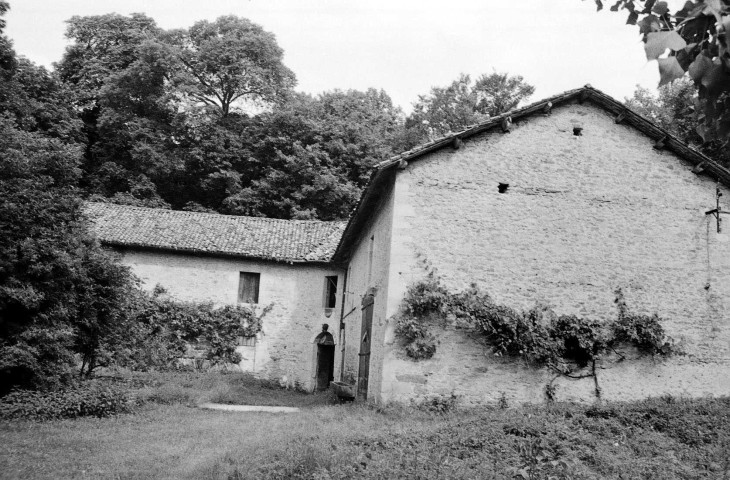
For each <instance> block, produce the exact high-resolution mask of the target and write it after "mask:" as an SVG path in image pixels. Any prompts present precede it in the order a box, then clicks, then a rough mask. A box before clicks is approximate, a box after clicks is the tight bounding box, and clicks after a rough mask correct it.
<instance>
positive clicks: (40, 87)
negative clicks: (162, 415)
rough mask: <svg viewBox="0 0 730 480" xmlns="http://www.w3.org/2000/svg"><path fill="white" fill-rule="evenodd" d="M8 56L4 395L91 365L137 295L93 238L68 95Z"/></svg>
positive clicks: (3, 116)
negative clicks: (78, 362) (80, 364)
mask: <svg viewBox="0 0 730 480" xmlns="http://www.w3.org/2000/svg"><path fill="white" fill-rule="evenodd" d="M5 45H9V42H6V43H5ZM2 54H3V56H4V57H5V58H8V59H9V60H10V61H8V62H6V63H5V64H4V66H5V67H7V68H4V71H3V78H2V80H3V88H2V89H0V394H4V393H6V392H7V391H8V390H9V389H11V388H13V387H15V386H25V387H53V386H56V385H58V384H59V383H61V382H63V381H64V380H65V379H68V377H69V374H70V369H71V368H72V366H73V365H74V364H75V357H74V355H75V354H80V355H82V357H83V358H84V359H85V360H87V366H88V365H90V364H93V363H94V362H95V361H96V357H97V355H96V353H95V352H98V351H99V348H98V347H99V345H100V344H101V342H103V341H104V338H106V337H108V336H109V334H110V333H111V332H114V331H120V330H121V329H123V328H125V324H124V322H123V321H122V317H121V316H120V312H121V309H122V305H123V302H124V298H125V297H126V292H127V291H128V290H129V289H130V288H131V286H132V283H131V276H130V274H129V272H128V270H127V269H126V268H124V267H122V266H120V265H119V264H117V263H114V262H113V261H112V259H111V258H110V257H109V255H108V254H107V253H105V252H104V251H102V250H101V249H100V247H99V246H98V244H97V243H96V241H95V240H94V239H93V238H92V237H91V236H90V235H89V234H88V233H87V228H86V222H85V220H84V217H83V215H82V212H81V201H80V199H79V197H78V191H77V184H78V180H79V177H80V174H81V171H80V169H79V165H80V163H81V159H82V152H83V144H82V143H80V142H81V141H82V140H83V139H84V138H83V135H81V133H80V132H81V129H80V123H79V121H78V120H77V119H76V118H75V115H74V112H73V110H72V109H71V107H70V106H69V105H67V102H66V99H67V96H68V91H67V90H66V89H65V88H64V86H63V85H61V84H60V82H59V81H58V79H57V78H56V77H55V76H53V75H51V74H49V73H48V72H46V70H45V69H43V68H40V67H37V66H35V65H33V64H32V63H31V62H29V61H27V60H25V59H22V58H21V59H18V58H16V57H15V53H14V52H13V51H12V49H9V50H4V51H3V52H2ZM87 371H88V370H87Z"/></svg>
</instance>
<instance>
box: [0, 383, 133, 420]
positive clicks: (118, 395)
mask: <svg viewBox="0 0 730 480" xmlns="http://www.w3.org/2000/svg"><path fill="white" fill-rule="evenodd" d="M132 403H133V402H132V400H131V398H130V396H129V395H128V394H127V392H126V390H124V389H120V388H118V387H108V386H107V387H104V386H101V385H98V384H81V385H76V386H73V387H67V388H63V389H59V390H54V391H34V390H14V391H12V392H10V393H9V394H7V395H5V396H4V397H2V398H0V418H3V419H18V418H24V419H32V420H51V419H58V418H75V417H86V416H91V417H108V416H110V415H114V414H117V413H123V412H128V411H130V410H131V408H132Z"/></svg>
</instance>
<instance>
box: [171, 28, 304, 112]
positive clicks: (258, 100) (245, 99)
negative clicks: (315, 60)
mask: <svg viewBox="0 0 730 480" xmlns="http://www.w3.org/2000/svg"><path fill="white" fill-rule="evenodd" d="M168 41H169V42H170V43H171V44H172V45H173V46H174V54H175V56H176V57H177V59H178V60H179V61H180V64H181V66H182V68H181V72H180V73H181V74H180V75H179V76H178V78H177V81H178V86H179V87H180V88H181V90H182V91H183V92H185V93H186V94H188V95H189V96H190V97H191V98H192V99H193V100H194V101H197V102H202V103H203V104H205V105H207V106H209V107H211V108H212V109H213V110H214V111H216V112H217V113H219V114H220V115H221V116H224V117H225V116H227V115H228V114H229V113H230V112H231V108H232V107H234V106H235V105H236V102H238V103H239V104H245V103H254V104H257V105H259V106H260V105H267V104H271V103H276V102H279V101H281V100H282V99H283V98H284V97H285V95H286V94H287V93H288V92H289V90H290V89H291V88H292V87H293V86H294V84H295V83H296V80H295V76H294V73H293V72H292V71H291V70H289V69H288V68H287V67H286V66H285V65H284V64H283V63H282V56H283V50H282V49H281V48H280V47H279V45H278V44H277V43H276V38H275V37H274V35H273V34H272V33H269V32H266V31H264V29H263V28H261V26H259V25H257V24H255V23H253V22H251V21H250V20H247V19H245V18H239V17H236V16H233V15H229V16H224V17H219V18H218V19H217V20H216V21H215V22H208V21H207V20H203V21H200V22H197V23H195V24H194V25H193V26H192V27H190V29H188V30H186V31H185V30H179V31H175V32H171V34H170V35H168Z"/></svg>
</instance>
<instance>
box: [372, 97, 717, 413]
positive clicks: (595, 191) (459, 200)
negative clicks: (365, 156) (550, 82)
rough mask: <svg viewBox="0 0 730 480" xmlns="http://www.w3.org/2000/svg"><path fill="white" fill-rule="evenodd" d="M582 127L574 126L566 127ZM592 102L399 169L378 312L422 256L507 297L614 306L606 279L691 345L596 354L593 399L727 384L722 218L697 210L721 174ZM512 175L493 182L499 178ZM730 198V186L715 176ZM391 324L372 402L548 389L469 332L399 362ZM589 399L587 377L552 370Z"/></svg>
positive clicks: (528, 397) (564, 308)
mask: <svg viewBox="0 0 730 480" xmlns="http://www.w3.org/2000/svg"><path fill="white" fill-rule="evenodd" d="M577 124H579V125H580V126H581V127H583V131H582V134H583V135H582V136H574V135H573V126H574V125H577ZM652 145H653V141H652V140H651V139H649V138H647V137H645V136H644V135H643V134H641V133H639V132H638V131H636V130H634V129H632V128H631V127H629V126H625V125H620V124H619V125H617V124H615V123H614V122H613V118H612V117H611V116H609V115H608V114H607V113H605V112H604V111H602V110H600V109H598V108H596V107H594V106H591V105H590V104H588V103H586V104H584V105H578V104H574V105H569V106H565V107H561V108H557V109H555V110H554V112H553V113H552V115H550V116H535V117H532V118H531V119H528V120H525V121H522V122H519V123H518V124H517V125H515V128H514V129H513V131H512V132H511V133H508V134H503V133H501V131H499V132H494V133H487V134H483V135H481V136H479V137H477V138H473V139H470V140H467V141H465V142H464V145H463V147H462V148H461V149H459V150H453V149H450V148H447V149H442V150H440V151H438V152H436V153H434V154H431V155H429V156H427V157H426V158H423V159H420V160H417V161H414V162H412V163H411V164H410V165H409V166H408V167H407V168H406V169H405V170H403V171H399V172H398V173H397V179H396V185H395V189H394V192H395V193H394V204H395V207H394V218H393V232H392V238H393V243H392V247H391V256H390V263H391V265H390V275H389V281H388V284H389V289H390V290H389V304H388V311H387V317H388V318H390V317H391V316H392V315H393V314H394V313H395V312H396V311H397V308H398V304H399V302H400V299H402V298H403V294H404V293H405V291H406V287H407V285H408V284H410V283H412V282H414V281H416V280H418V279H420V278H422V277H423V276H424V275H425V271H424V269H423V267H422V266H421V264H420V262H419V258H420V259H421V260H422V259H427V260H428V261H429V262H431V264H432V265H433V267H435V268H437V270H438V273H439V274H440V275H441V276H442V277H443V279H444V281H445V283H446V284H447V285H448V286H449V287H450V288H452V289H455V290H458V289H462V288H465V287H466V286H468V285H469V284H470V283H471V282H476V283H478V284H479V285H480V286H482V287H483V288H484V289H486V290H487V291H488V292H489V293H490V294H491V295H492V296H493V297H494V298H495V300H496V301H498V302H500V303H503V304H506V305H510V306H512V307H516V308H529V307H532V306H533V305H535V304H536V303H540V304H545V305H549V306H550V307H552V308H553V309H554V310H555V311H556V312H557V313H560V314H563V313H565V314H576V315H580V316H585V317H589V318H596V319H603V320H606V319H609V318H613V317H614V316H615V315H616V310H615V304H614V289H615V288H616V287H621V288H622V289H623V291H624V293H625V296H626V300H627V302H628V305H629V308H630V309H632V310H634V311H637V312H642V313H647V314H651V313H654V312H656V313H658V314H659V315H660V316H661V317H663V318H664V319H666V322H665V323H664V327H665V329H666V331H667V333H668V334H669V335H671V336H672V337H673V338H674V339H675V340H676V341H677V342H678V344H679V346H680V347H681V348H682V349H683V350H684V352H685V355H682V356H674V357H671V358H669V359H661V358H656V359H652V358H649V359H643V360H639V361H626V362H623V363H622V364H619V365H608V364H606V365H605V367H606V369H605V370H600V372H599V382H600V384H601V387H602V391H603V397H604V398H608V399H630V398H640V397H646V396H652V395H661V394H665V393H669V394H674V395H688V396H701V395H706V394H715V395H719V394H724V395H728V394H730V242H729V241H728V239H729V238H730V221H728V218H725V232H726V233H725V234H724V235H718V234H717V233H716V231H715V228H716V223H715V219H714V218H711V217H708V216H706V215H705V211H707V210H710V209H712V208H714V206H715V182H714V181H713V180H712V179H709V178H706V177H703V176H698V175H696V174H694V173H692V171H691V170H692V167H691V165H689V164H687V163H686V162H683V161H682V160H680V159H678V158H677V157H676V156H675V155H674V154H672V153H671V152H665V151H657V150H655V149H653V148H652ZM499 183H507V184H509V185H510V187H509V189H508V191H507V193H503V194H500V193H498V184H499ZM723 191H724V196H723V197H722V199H723V200H724V203H725V205H726V208H727V202H728V201H730V192H728V189H726V188H723ZM392 324H393V322H392V321H390V322H389V326H388V330H387V332H386V335H385V359H384V366H383V374H382V391H381V392H382V393H381V400H383V401H390V400H407V399H409V398H412V397H414V396H418V395H421V394H426V393H433V392H440V393H450V392H454V393H456V394H458V395H460V396H461V398H462V401H464V402H466V403H481V402H485V401H489V402H491V401H497V400H498V399H499V398H500V397H501V396H502V395H504V396H505V397H506V398H507V399H508V400H511V401H516V402H527V401H542V399H544V394H543V391H544V387H545V384H546V383H547V382H548V381H550V379H551V378H552V376H551V375H549V374H548V373H547V372H545V371H538V370H534V369H532V368H529V367H527V366H524V365H520V364H519V363H518V362H515V361H514V360H503V359H497V358H495V357H494V356H493V355H492V354H491V352H490V350H489V349H488V348H487V347H485V346H484V345H482V344H481V340H480V339H479V338H478V337H474V336H473V335H472V334H471V333H469V332H468V331H465V330H464V329H457V328H455V327H454V326H450V327H447V328H445V329H443V330H436V331H435V333H436V334H437V336H438V337H439V340H440V344H439V346H438V349H437V353H436V355H435V356H434V357H433V358H432V359H431V360H428V361H421V362H414V361H412V360H410V359H408V358H407V357H406V356H405V354H404V351H403V348H402V346H401V345H400V344H399V341H398V339H397V338H395V337H394V335H393V325H392ZM556 385H557V395H558V398H559V399H571V400H591V399H592V398H593V382H592V380H590V379H588V380H581V381H570V380H567V379H559V380H558V381H557V382H556Z"/></svg>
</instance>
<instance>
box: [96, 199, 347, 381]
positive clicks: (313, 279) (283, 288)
mask: <svg viewBox="0 0 730 480" xmlns="http://www.w3.org/2000/svg"><path fill="white" fill-rule="evenodd" d="M86 211H87V214H88V215H89V217H90V218H91V220H92V222H93V224H94V230H95V232H96V234H97V236H98V237H99V239H100V240H101V242H102V243H103V244H105V245H107V246H110V247H112V248H114V249H115V250H116V251H118V252H119V254H120V258H121V261H122V263H124V264H126V265H128V266H130V267H131V268H132V271H133V272H134V273H135V275H137V277H139V278H140V280H142V282H143V284H144V286H145V287H146V288H148V289H152V288H154V287H155V286H156V285H161V286H163V287H164V288H165V289H166V290H167V291H168V293H170V295H171V296H173V297H175V298H177V299H180V300H187V301H199V302H206V301H209V302H213V303H214V304H216V305H225V304H237V303H238V304H244V305H249V306H252V307H254V308H258V310H259V311H261V309H262V308H263V307H266V306H267V305H271V306H272V308H271V310H270V311H269V312H268V313H267V314H266V315H265V317H264V318H263V328H262V332H261V333H260V334H259V335H257V337H256V338H243V339H241V342H240V346H239V347H238V351H239V353H241V355H242V356H243V360H242V362H241V364H240V367H241V369H243V370H245V371H252V372H256V373H257V374H259V375H262V376H265V377H270V378H275V379H278V380H280V381H281V382H282V383H284V384H288V385H290V386H301V387H303V388H307V389H314V388H317V384H316V378H317V374H318V359H319V360H320V361H321V363H323V365H322V367H323V368H331V367H330V366H334V365H335V364H334V361H333V359H330V358H328V357H329V354H331V353H334V349H332V347H331V345H322V344H321V343H319V342H317V341H316V339H317V336H318V335H319V334H320V333H321V331H322V324H325V323H329V324H331V325H333V330H334V329H335V328H336V327H337V325H338V323H339V322H338V319H339V309H340V303H341V296H340V295H338V294H337V293H338V292H341V291H342V285H343V283H344V277H343V275H342V270H341V269H340V268H338V267H336V266H334V265H332V264H331V263H330V259H331V257H332V254H333V253H334V250H335V247H336V246H337V242H338V240H339V238H340V235H341V233H342V229H343V227H344V222H320V221H308V220H278V219H270V218H254V217H237V216H231V215H218V214H211V213H200V212H183V211H175V210H163V209H154V208H141V207H130V206H124V205H114V204H108V203H89V204H87V206H86ZM334 338H335V339H336V337H334ZM320 353H321V355H320ZM335 374H339V371H337V372H334V371H329V370H327V372H326V375H324V377H325V378H326V379H327V380H329V377H330V376H334V375H335ZM325 387H326V385H325Z"/></svg>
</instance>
